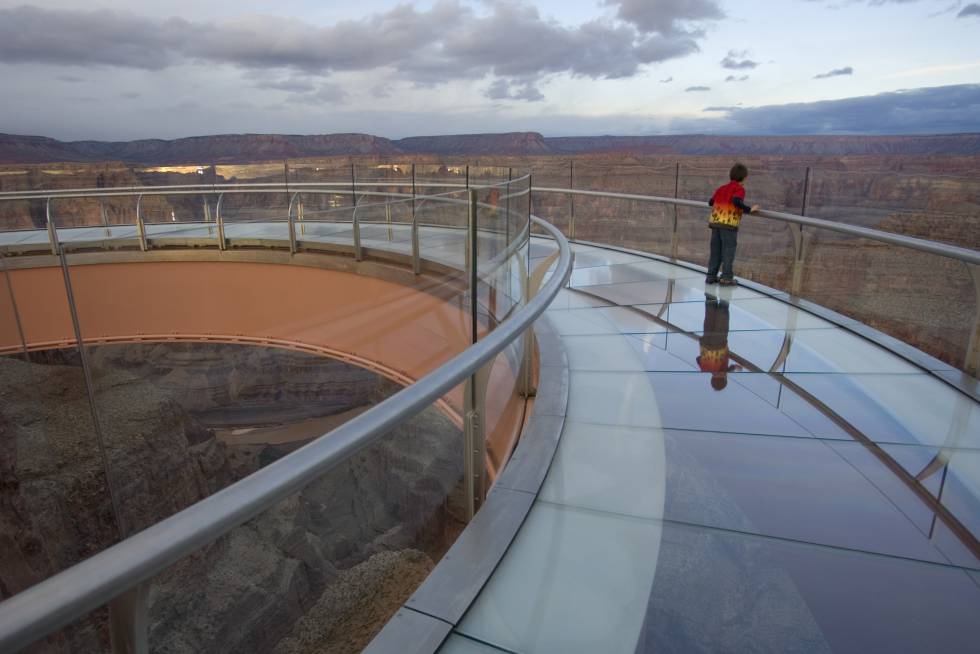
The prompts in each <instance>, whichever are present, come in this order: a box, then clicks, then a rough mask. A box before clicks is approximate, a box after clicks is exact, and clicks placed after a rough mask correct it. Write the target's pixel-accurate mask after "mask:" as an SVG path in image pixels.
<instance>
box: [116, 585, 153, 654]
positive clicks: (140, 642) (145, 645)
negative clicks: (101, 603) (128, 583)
mask: <svg viewBox="0 0 980 654" xmlns="http://www.w3.org/2000/svg"><path fill="white" fill-rule="evenodd" d="M149 596H150V585H149V584H147V583H142V584H139V585H138V586H136V587H134V588H130V589H129V590H127V591H126V592H125V593H123V594H122V595H120V596H119V597H117V598H116V599H114V600H112V601H111V602H109V637H110V642H111V643H112V654H147V653H148V652H149V651H150V645H149V633H148V632H149V620H148V618H147V614H148V606H149Z"/></svg>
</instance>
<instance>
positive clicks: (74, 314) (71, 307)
mask: <svg viewBox="0 0 980 654" xmlns="http://www.w3.org/2000/svg"><path fill="white" fill-rule="evenodd" d="M48 225H49V234H50V236H51V239H52V241H51V244H52V246H53V247H54V251H55V255H56V256H57V257H58V259H59V263H60V264H61V274H62V277H63V279H64V283H65V299H66V300H67V301H68V313H69V316H70V317H71V326H72V331H73V333H74V335H75V343H76V344H77V345H78V358H79V359H80V360H81V362H82V377H83V379H84V380H85V392H86V395H87V396H88V404H89V410H90V411H91V412H92V427H93V429H94V431H95V438H96V442H97V443H98V446H99V454H100V455H101V457H102V469H103V473H104V474H105V483H106V488H107V489H108V491H109V502H110V504H111V506H112V515H113V518H115V521H116V529H117V530H118V533H119V538H120V539H123V538H125V537H126V527H125V525H124V524H123V520H122V511H121V508H120V504H119V498H118V496H117V495H116V485H115V483H114V481H113V475H112V471H111V469H110V466H109V453H108V451H107V449H106V442H105V432H104V430H103V429H102V420H101V419H100V418H99V406H98V403H97V402H96V400H95V378H94V377H93V376H92V366H91V364H90V363H89V359H88V350H87V349H86V348H85V341H84V340H82V325H81V321H80V320H79V318H78V306H77V305H76V303H75V291H74V289H73V288H72V283H71V271H70V270H69V269H68V256H67V255H66V254H65V250H64V248H63V247H61V243H60V242H59V241H58V230H57V229H55V228H54V221H53V220H52V219H51V215H50V213H49V214H48Z"/></svg>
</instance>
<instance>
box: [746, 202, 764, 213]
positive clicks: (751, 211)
mask: <svg viewBox="0 0 980 654" xmlns="http://www.w3.org/2000/svg"><path fill="white" fill-rule="evenodd" d="M761 208H762V207H760V206H759V205H757V204H753V205H752V208H751V209H749V213H759V209H761Z"/></svg>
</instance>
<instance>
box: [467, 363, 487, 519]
mask: <svg viewBox="0 0 980 654" xmlns="http://www.w3.org/2000/svg"><path fill="white" fill-rule="evenodd" d="M491 366H493V359H491V360H490V362H489V363H487V364H486V365H484V366H483V367H481V368H480V369H479V370H477V372H475V373H474V374H472V375H470V376H469V377H468V378H467V379H466V382H465V384H464V385H463V404H464V406H463V476H464V477H465V480H464V487H465V489H466V520H467V522H469V521H470V520H472V519H473V516H474V515H475V514H476V512H477V511H479V510H480V506H481V505H482V504H483V501H484V500H485V499H486V496H487V465H486V458H487V436H486V404H487V402H486V399H487V381H488V379H489V377H490V368H491Z"/></svg>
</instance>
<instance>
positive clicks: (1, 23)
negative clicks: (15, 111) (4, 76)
mask: <svg viewBox="0 0 980 654" xmlns="http://www.w3.org/2000/svg"><path fill="white" fill-rule="evenodd" d="M177 22H179V21H178V20H177V19H171V20H170V21H164V22H163V23H159V22H155V21H152V20H149V19H145V18H139V17H137V16H134V15H130V14H120V13H117V12H114V11H107V10H95V11H73V10H47V9H39V8H37V7H30V6H21V7H15V8H13V9H0V61H3V62H8V63H20V62H38V63H45V64H62V65H66V66H85V65H89V64H109V65H115V66H128V67H133V68H145V69H149V70H158V69H161V68H165V67H166V66H168V65H169V64H170V63H171V62H172V56H171V52H170V47H171V46H170V44H169V41H168V32H170V30H171V28H172V27H173V26H174V25H175V24H176V23H177Z"/></svg>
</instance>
